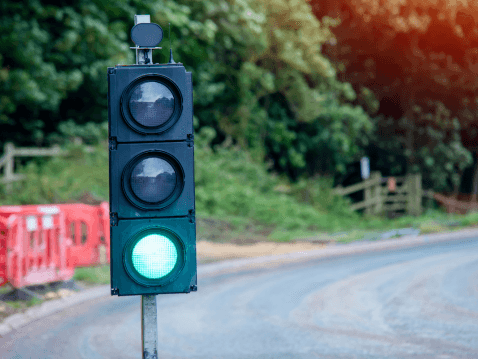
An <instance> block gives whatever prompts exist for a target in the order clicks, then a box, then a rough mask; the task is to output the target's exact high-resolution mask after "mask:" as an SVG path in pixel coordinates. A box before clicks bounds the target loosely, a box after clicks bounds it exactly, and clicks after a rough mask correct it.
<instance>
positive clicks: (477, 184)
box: [471, 152, 478, 202]
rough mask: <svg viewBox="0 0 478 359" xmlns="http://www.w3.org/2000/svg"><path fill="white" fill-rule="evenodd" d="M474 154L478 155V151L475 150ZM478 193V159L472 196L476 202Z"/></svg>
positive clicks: (472, 199)
mask: <svg viewBox="0 0 478 359" xmlns="http://www.w3.org/2000/svg"><path fill="white" fill-rule="evenodd" d="M473 155H475V157H477V153H476V152H473ZM477 194H478V161H477V162H476V165H475V173H473V190H472V196H471V201H472V202H476V197H477Z"/></svg>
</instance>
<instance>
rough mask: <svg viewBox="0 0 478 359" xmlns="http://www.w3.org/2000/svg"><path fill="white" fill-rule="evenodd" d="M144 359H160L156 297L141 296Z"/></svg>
mask: <svg viewBox="0 0 478 359" xmlns="http://www.w3.org/2000/svg"><path fill="white" fill-rule="evenodd" d="M141 337H142V338H143V359H158V312H157V307H156V295H142V296H141Z"/></svg>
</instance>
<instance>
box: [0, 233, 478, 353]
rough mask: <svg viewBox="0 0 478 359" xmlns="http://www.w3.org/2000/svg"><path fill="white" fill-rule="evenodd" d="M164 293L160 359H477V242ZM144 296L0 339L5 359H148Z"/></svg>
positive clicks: (75, 312)
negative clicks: (143, 354)
mask: <svg viewBox="0 0 478 359" xmlns="http://www.w3.org/2000/svg"><path fill="white" fill-rule="evenodd" d="M198 282H199V283H198V291H197V292H196V293H190V294H184V295H163V296H158V326H159V358H204V359H213V358H228V359H229V358H230V359H235V358H237V359H239V358H240V359H248V358H467V359H468V358H478V239H466V240H458V241H453V242H450V243H441V244H433V245H429V246H424V247H416V248H408V249H399V250H392V251H382V252H375V253H366V254H355V255H349V256H345V257H337V258H329V259H323V258H322V259H316V260H311V261H308V262H306V263H300V264H287V265H284V266H280V267H276V268H272V269H271V268H269V269H255V270H249V271H246V272H244V271H243V272H239V273H229V274H223V275H220V276H212V277H208V278H203V279H201V277H199V280H198ZM140 323H141V321H140V298H139V297H102V298H99V299H96V300H93V301H88V302H85V303H82V304H79V305H76V306H74V307H71V308H69V309H67V310H64V311H62V312H58V313H56V314H52V315H50V316H48V317H47V318H44V319H40V320H37V321H34V322H32V323H30V324H29V325H27V326H25V327H21V328H19V329H18V330H15V331H13V332H11V333H9V334H7V335H6V336H5V337H4V338H3V339H0V357H1V358H5V359H7V358H15V359H17V358H32V359H33V358H49V359H57V358H58V359H59V358H69V359H77V358H85V359H86V358H87V359H101V358H115V359H120V358H135V359H138V358H141V327H140Z"/></svg>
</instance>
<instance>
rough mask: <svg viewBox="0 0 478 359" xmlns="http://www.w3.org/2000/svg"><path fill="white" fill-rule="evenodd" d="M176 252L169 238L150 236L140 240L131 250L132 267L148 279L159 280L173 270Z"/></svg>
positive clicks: (176, 259)
mask: <svg viewBox="0 0 478 359" xmlns="http://www.w3.org/2000/svg"><path fill="white" fill-rule="evenodd" d="M177 261H178V251H177V249H176V246H175V245H174V243H173V242H172V241H171V239H170V238H168V237H166V236H163V235H160V234H150V235H147V236H146V237H144V238H141V239H140V240H139V241H138V242H137V243H136V244H135V246H134V248H133V258H132V262H133V266H134V268H135V269H136V270H137V271H138V272H139V273H140V274H141V275H142V276H144V277H146V278H148V279H160V278H163V277H165V276H167V275H168V274H169V273H171V271H172V270H173V268H174V266H175V265H176V262H177Z"/></svg>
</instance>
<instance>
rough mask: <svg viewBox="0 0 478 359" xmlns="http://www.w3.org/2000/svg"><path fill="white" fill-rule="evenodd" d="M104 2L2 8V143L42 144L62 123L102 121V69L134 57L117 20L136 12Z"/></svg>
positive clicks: (34, 0) (33, 2)
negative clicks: (116, 17)
mask: <svg viewBox="0 0 478 359" xmlns="http://www.w3.org/2000/svg"><path fill="white" fill-rule="evenodd" d="M108 4H109V5H107V6H104V5H103V4H102V3H101V2H94V1H88V0H82V1H77V2H74V3H72V4H69V5H67V6H65V5H64V4H63V5H56V4H54V3H49V2H48V1H39V0H28V1H23V2H13V1H4V2H2V3H1V5H0V14H1V15H0V44H1V45H0V68H1V70H0V123H1V126H2V129H3V131H1V133H0V141H2V142H3V141H6V140H7V139H8V140H9V141H12V140H13V141H14V142H15V143H16V144H17V145H20V144H36V145H41V144H45V143H48V141H47V138H46V137H47V136H48V135H49V134H51V133H52V132H54V131H56V130H57V126H58V124H59V123H61V122H63V121H65V120H67V119H74V122H76V123H78V124H82V123H85V122H90V121H93V122H100V121H101V122H102V121H104V119H105V118H106V116H107V112H106V91H107V84H106V81H105V79H106V76H105V73H106V67H107V66H108V65H110V66H111V64H113V63H127V62H131V60H132V56H131V51H130V50H129V49H128V44H127V42H125V40H126V34H127V30H128V29H127V27H126V26H124V24H123V23H121V22H116V21H114V17H115V16H118V15H120V16H124V15H125V14H126V13H129V14H131V13H134V10H133V9H128V6H126V4H125V3H124V2H123V1H113V2H108ZM131 16H132V15H131ZM111 18H113V19H112V20H113V21H110V19H111Z"/></svg>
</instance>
